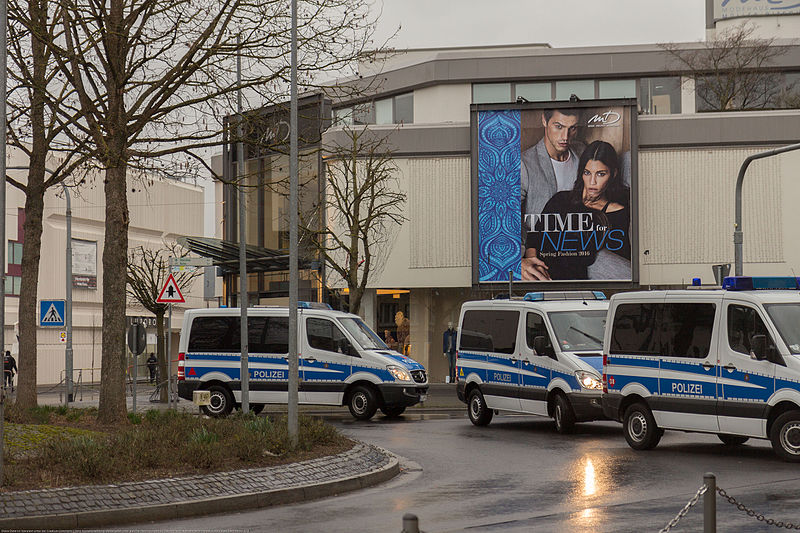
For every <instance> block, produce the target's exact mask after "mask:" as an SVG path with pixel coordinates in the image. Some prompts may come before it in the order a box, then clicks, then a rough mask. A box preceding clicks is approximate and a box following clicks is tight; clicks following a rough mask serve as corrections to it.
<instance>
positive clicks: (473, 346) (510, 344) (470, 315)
mask: <svg viewBox="0 0 800 533" xmlns="http://www.w3.org/2000/svg"><path fill="white" fill-rule="evenodd" d="M518 324H519V311H495V310H478V309H475V310H469V311H467V312H465V313H464V321H463V323H462V324H461V344H460V345H459V350H464V351H473V352H494V353H506V354H510V353H514V350H515V349H516V347H517V330H518Z"/></svg>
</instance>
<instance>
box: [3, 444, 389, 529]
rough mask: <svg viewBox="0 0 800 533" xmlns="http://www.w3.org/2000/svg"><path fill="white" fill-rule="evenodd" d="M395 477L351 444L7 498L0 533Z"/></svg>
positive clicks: (190, 511)
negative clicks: (269, 461)
mask: <svg viewBox="0 0 800 533" xmlns="http://www.w3.org/2000/svg"><path fill="white" fill-rule="evenodd" d="M398 472H399V463H398V459H397V458H396V457H395V456H394V455H392V454H391V453H389V452H387V451H385V450H382V449H380V448H377V447H375V446H371V445H369V444H364V443H358V444H356V445H355V446H354V447H353V448H352V449H350V450H349V451H347V452H344V453H341V454H339V455H335V456H333V457H322V458H318V459H313V460H309V461H303V462H299V463H292V464H288V465H282V466H275V467H269V468H258V469H247V470H236V471H232V472H222V473H217V474H209V475H197V476H188V477H182V478H172V479H159V480H152V481H141V482H130V483H119V484H113V485H92V486H84V487H72V488H62V489H49V490H30V491H19V492H8V493H4V494H3V495H2V498H0V529H1V530H6V529H21V528H26V529H28V528H30V529H74V528H83V527H98V526H107V525H121V524H127V523H133V522H142V521H150V520H170V519H175V518H181V517H186V516H197V515H199V514H213V513H220V512H231V511H236V510H241V509H251V508H258V507H267V506H270V505H277V504H283V503H291V502H297V501H304V500H310V499H314V498H321V497H326V496H332V495H334V494H338V493H341V492H347V491H351V490H357V489H360V488H363V487H367V486H370V485H374V484H377V483H380V482H382V481H385V480H388V479H391V478H392V477H394V476H395V475H397V473H398Z"/></svg>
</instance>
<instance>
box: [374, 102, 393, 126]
mask: <svg viewBox="0 0 800 533" xmlns="http://www.w3.org/2000/svg"><path fill="white" fill-rule="evenodd" d="M392 100H393V99H392V98H384V99H382V100H376V101H375V124H392V123H393V120H394V117H393V116H392V115H393V114H394V113H393V112H392V107H393V105H392Z"/></svg>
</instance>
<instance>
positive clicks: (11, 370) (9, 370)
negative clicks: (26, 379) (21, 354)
mask: <svg viewBox="0 0 800 533" xmlns="http://www.w3.org/2000/svg"><path fill="white" fill-rule="evenodd" d="M16 373H17V360H16V359H14V356H13V355H11V352H10V351H8V350H6V355H5V357H4V358H3V374H4V375H5V380H4V381H3V383H4V385H5V386H6V387H8V386H11V392H14V374H16Z"/></svg>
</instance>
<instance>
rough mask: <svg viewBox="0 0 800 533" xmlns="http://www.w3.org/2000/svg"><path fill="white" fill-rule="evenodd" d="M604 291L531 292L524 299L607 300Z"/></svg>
mask: <svg viewBox="0 0 800 533" xmlns="http://www.w3.org/2000/svg"><path fill="white" fill-rule="evenodd" d="M605 299H606V295H605V294H603V291H547V292H529V293H528V294H526V295H525V297H524V298H523V300H525V301H526V302H546V301H554V300H605Z"/></svg>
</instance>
